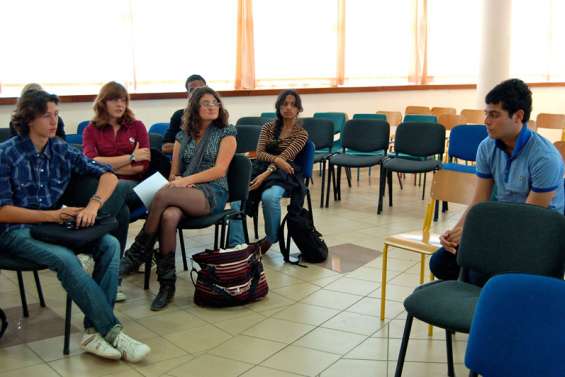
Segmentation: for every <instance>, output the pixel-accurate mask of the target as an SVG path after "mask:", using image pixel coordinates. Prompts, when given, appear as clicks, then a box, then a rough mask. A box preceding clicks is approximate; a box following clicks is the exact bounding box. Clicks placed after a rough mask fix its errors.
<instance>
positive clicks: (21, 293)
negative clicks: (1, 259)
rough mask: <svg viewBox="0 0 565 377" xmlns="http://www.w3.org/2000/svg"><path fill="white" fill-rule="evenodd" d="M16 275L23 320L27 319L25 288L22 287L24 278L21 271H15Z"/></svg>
mask: <svg viewBox="0 0 565 377" xmlns="http://www.w3.org/2000/svg"><path fill="white" fill-rule="evenodd" d="M16 274H17V275H18V287H19V288H20V298H21V300H22V312H23V316H24V318H27V317H29V310H28V308H27V298H26V288H25V285H24V278H23V275H22V272H21V271H16Z"/></svg>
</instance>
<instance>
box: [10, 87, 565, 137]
mask: <svg viewBox="0 0 565 377" xmlns="http://www.w3.org/2000/svg"><path fill="white" fill-rule="evenodd" d="M532 91H533V93H534V106H533V107H534V109H533V117H532V118H533V119H535V115H536V114H537V113H540V112H544V113H560V114H565V101H564V99H565V88H561V87H557V88H533V89H532ZM275 98H276V96H257V97H226V98H224V103H225V106H226V109H227V110H228V111H229V113H230V122H232V123H235V122H236V120H237V119H238V118H240V117H242V116H258V115H259V113H261V112H264V111H274V102H275ZM302 102H303V106H304V113H303V115H304V116H311V115H312V114H313V113H315V112H318V111H343V112H346V113H348V114H349V116H350V117H351V116H352V115H353V114H355V113H372V112H375V111H377V110H388V111H403V110H404V107H405V106H406V105H425V106H449V107H455V108H456V109H457V111H460V110H461V109H463V108H471V109H472V108H476V105H475V103H476V93H475V90H471V89H465V90H419V91H394V92H372V93H343V94H305V95H303V96H302ZM183 106H184V100H181V99H172V100H147V101H133V102H132V104H131V107H132V109H133V111H134V112H135V115H136V117H137V118H138V119H140V120H142V121H143V122H144V123H145V125H146V126H147V127H149V126H150V125H151V124H153V123H156V122H168V121H169V119H170V116H171V114H172V113H173V112H174V111H175V110H177V109H179V108H181V107H183ZM13 109H14V106H12V105H10V106H0V127H7V126H8V123H9V119H10V114H11V112H12V111H13ZM60 114H61V117H62V118H63V120H64V121H65V131H66V132H67V133H73V132H75V130H76V125H77V123H78V122H80V121H82V120H85V119H89V118H90V117H91V116H92V104H91V103H63V104H61V106H60ZM542 134H544V135H546V136H548V137H550V138H551V139H552V140H557V138H559V137H560V132H555V131H549V133H548V132H547V131H543V132H542Z"/></svg>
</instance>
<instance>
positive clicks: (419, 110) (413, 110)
mask: <svg viewBox="0 0 565 377" xmlns="http://www.w3.org/2000/svg"><path fill="white" fill-rule="evenodd" d="M404 114H424V115H425V114H428V115H431V114H432V111H431V110H430V108H429V107H428V106H406V108H405V109H404Z"/></svg>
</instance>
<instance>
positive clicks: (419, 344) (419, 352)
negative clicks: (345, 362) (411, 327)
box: [375, 338, 467, 363]
mask: <svg viewBox="0 0 565 377" xmlns="http://www.w3.org/2000/svg"><path fill="white" fill-rule="evenodd" d="M375 339H377V338H375ZM400 342H401V339H389V353H388V355H389V360H397V359H398V352H399V350H400ZM466 348H467V342H463V341H455V342H453V361H454V362H456V363H463V361H464V359H465V349H466ZM406 361H415V362H423V363H445V362H447V356H446V350H445V341H442V340H430V339H410V341H409V342H408V349H407V352H406Z"/></svg>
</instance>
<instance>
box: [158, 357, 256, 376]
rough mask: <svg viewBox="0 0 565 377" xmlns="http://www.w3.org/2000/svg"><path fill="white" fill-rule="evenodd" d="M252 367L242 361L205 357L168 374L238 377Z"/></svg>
mask: <svg viewBox="0 0 565 377" xmlns="http://www.w3.org/2000/svg"><path fill="white" fill-rule="evenodd" d="M252 367H253V365H252V364H246V363H242V362H241V361H235V360H228V359H224V358H222V357H217V356H213V355H203V356H200V357H197V358H196V359H194V360H191V361H189V362H187V363H185V364H182V365H181V366H179V367H177V368H175V369H173V370H170V371H169V372H168V373H167V374H168V375H170V376H175V377H236V376H239V375H241V374H242V373H244V372H245V371H247V370H249V369H251V368H252Z"/></svg>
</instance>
